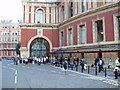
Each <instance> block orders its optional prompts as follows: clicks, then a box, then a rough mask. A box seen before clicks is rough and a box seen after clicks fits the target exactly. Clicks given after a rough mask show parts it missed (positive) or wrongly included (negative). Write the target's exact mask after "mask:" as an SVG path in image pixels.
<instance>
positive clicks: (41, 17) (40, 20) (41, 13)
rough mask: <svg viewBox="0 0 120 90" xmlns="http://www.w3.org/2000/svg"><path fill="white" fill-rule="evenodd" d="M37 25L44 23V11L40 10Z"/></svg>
mask: <svg viewBox="0 0 120 90" xmlns="http://www.w3.org/2000/svg"><path fill="white" fill-rule="evenodd" d="M37 23H43V11H42V10H38V12H37Z"/></svg>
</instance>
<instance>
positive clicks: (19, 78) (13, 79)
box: [2, 60, 119, 88]
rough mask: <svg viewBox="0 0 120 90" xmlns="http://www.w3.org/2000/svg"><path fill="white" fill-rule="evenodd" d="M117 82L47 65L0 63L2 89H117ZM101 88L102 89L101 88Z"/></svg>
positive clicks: (6, 61) (7, 61) (5, 61)
mask: <svg viewBox="0 0 120 90" xmlns="http://www.w3.org/2000/svg"><path fill="white" fill-rule="evenodd" d="M118 85H119V84H118V80H115V79H114V80H113V79H109V78H105V77H99V76H94V75H89V74H85V73H81V72H76V71H71V70H69V71H67V72H66V75H65V72H64V71H63V69H62V68H59V67H55V66H52V65H49V64H46V65H44V64H41V65H40V66H38V65H37V64H29V65H24V64H19V65H14V64H13V62H12V61H9V60H4V61H2V88H118ZM101 86H102V87H101Z"/></svg>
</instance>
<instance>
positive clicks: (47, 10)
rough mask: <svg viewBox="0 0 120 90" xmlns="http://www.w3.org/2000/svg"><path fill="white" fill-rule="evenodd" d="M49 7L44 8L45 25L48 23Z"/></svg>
mask: <svg viewBox="0 0 120 90" xmlns="http://www.w3.org/2000/svg"><path fill="white" fill-rule="evenodd" d="M49 14H50V13H49V7H48V5H47V7H46V23H49Z"/></svg>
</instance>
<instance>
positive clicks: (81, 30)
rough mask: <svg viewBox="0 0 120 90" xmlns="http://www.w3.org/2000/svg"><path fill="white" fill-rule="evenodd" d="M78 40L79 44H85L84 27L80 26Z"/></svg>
mask: <svg viewBox="0 0 120 90" xmlns="http://www.w3.org/2000/svg"><path fill="white" fill-rule="evenodd" d="M79 40H80V43H82V44H84V43H86V30H85V25H82V26H80V31H79Z"/></svg>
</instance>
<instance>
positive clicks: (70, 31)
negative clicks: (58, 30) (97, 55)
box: [68, 29, 72, 45]
mask: <svg viewBox="0 0 120 90" xmlns="http://www.w3.org/2000/svg"><path fill="white" fill-rule="evenodd" d="M68 44H69V45H72V29H69V30H68Z"/></svg>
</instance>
